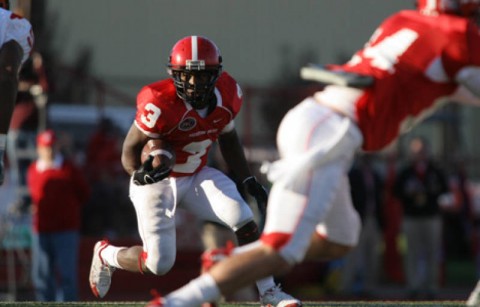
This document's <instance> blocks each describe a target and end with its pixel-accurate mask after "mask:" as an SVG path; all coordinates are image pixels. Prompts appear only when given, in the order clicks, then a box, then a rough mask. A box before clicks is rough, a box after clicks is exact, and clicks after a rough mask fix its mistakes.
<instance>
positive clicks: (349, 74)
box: [148, 0, 480, 307]
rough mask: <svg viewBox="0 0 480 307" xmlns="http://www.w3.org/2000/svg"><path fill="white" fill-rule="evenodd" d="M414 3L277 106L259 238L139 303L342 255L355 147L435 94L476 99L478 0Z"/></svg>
mask: <svg viewBox="0 0 480 307" xmlns="http://www.w3.org/2000/svg"><path fill="white" fill-rule="evenodd" d="M417 4H418V10H403V11H400V12H398V13H396V14H394V15H392V16H390V17H389V18H387V19H386V20H385V21H384V22H382V23H381V24H380V26H379V27H378V29H377V30H376V31H375V33H374V34H373V36H372V37H371V39H370V41H369V42H368V43H367V44H366V45H365V47H364V48H363V49H362V50H360V51H358V52H357V53H356V54H355V55H354V56H353V58H352V59H351V61H349V62H348V63H346V64H344V65H340V66H330V67H328V69H326V70H323V74H318V76H317V77H316V78H315V79H316V80H318V81H327V82H329V83H331V85H329V86H327V87H326V88H325V89H324V90H323V91H321V92H317V93H315V94H314V95H313V96H312V97H308V98H306V99H305V100H303V101H302V102H300V103H299V104H298V105H297V106H295V107H294V108H293V109H292V110H290V111H289V112H288V113H287V114H286V115H285V117H284V119H283V120H282V122H281V124H280V127H279V130H278V134H277V145H278V150H279V153H280V157H281V159H280V160H278V161H276V162H274V163H272V164H271V165H270V167H269V168H268V170H267V174H268V177H269V179H270V180H271V181H272V182H273V183H274V184H273V187H272V190H271V192H270V197H269V201H268V207H267V220H266V224H265V228H264V230H263V233H262V235H261V238H260V240H259V241H257V242H254V243H253V244H249V245H247V246H244V247H241V248H240V250H234V251H233V255H232V256H231V257H228V258H226V259H225V260H223V261H220V262H219V263H218V264H217V265H214V266H213V267H212V268H211V270H210V271H209V272H208V273H207V274H204V275H203V276H201V277H200V278H197V279H196V280H193V281H191V282H190V283H189V284H187V285H186V286H184V287H182V288H180V289H178V290H177V291H174V292H172V293H170V294H168V295H167V296H165V297H163V298H162V297H159V298H156V299H154V300H152V301H151V302H150V303H149V305H148V306H167V307H172V306H182V307H185V306H198V305H199V304H200V303H202V302H203V301H213V300H215V299H217V298H218V297H219V296H220V295H222V294H223V295H228V294H229V293H231V292H232V291H234V290H236V289H238V288H239V287H242V286H245V285H247V284H249V283H251V282H252V281H253V280H256V279H259V278H262V277H264V276H268V275H271V274H283V273H286V272H288V271H289V270H290V269H291V268H292V267H293V266H294V265H295V264H298V263H300V262H302V261H303V260H305V259H334V258H338V257H342V256H344V255H345V254H346V253H347V252H348V251H349V250H350V249H351V248H352V247H354V246H355V245H356V244H357V241H358V237H359V232H360V220H359V217H358V214H357V213H356V211H355V210H354V208H353V206H352V202H351V199H350V195H349V183H348V178H347V172H348V170H349V168H350V166H351V163H352V158H353V156H354V153H355V152H356V151H357V150H359V149H360V148H363V150H366V151H379V150H381V149H383V148H385V147H386V146H388V145H389V144H390V143H391V142H393V141H394V140H395V139H396V138H397V137H398V135H399V134H400V133H401V132H402V130H403V129H404V128H407V126H409V125H411V124H412V123H415V122H418V120H419V119H421V118H422V117H424V116H425V114H427V113H428V112H429V111H431V110H432V109H433V108H435V107H437V106H438V102H440V101H442V98H449V96H451V95H452V94H456V96H457V97H456V98H455V99H458V100H462V102H465V103H478V102H479V100H478V99H475V97H474V96H473V94H474V95H477V96H480V66H479V65H480V33H479V31H478V27H477V26H476V25H475V24H474V22H473V18H474V17H476V14H477V13H478V8H479V2H478V1H473V0H471V1H468V0H467V1H465V0H462V1H460V0H448V1H447V0H428V1H426V0H419V1H417ZM319 71H320V70H319ZM304 77H305V78H307V77H308V76H307V75H305V76H304ZM309 77H310V78H312V75H310V76H309ZM333 83H336V84H333ZM357 87H362V88H357ZM461 93H466V95H461ZM467 96H468V97H469V98H472V99H466V98H467ZM463 98H465V99H463ZM205 275H209V276H210V278H207V277H205ZM206 280H207V281H208V282H206ZM212 280H213V281H214V282H213V283H212ZM199 289H201V292H200V291H199ZM198 293H202V295H199V294H198Z"/></svg>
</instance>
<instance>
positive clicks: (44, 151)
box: [27, 130, 90, 301]
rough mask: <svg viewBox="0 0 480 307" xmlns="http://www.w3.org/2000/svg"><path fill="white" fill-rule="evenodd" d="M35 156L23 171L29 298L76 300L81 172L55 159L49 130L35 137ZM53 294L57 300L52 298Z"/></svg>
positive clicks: (85, 189) (83, 194) (83, 197)
mask: <svg viewBox="0 0 480 307" xmlns="http://www.w3.org/2000/svg"><path fill="white" fill-rule="evenodd" d="M37 153H38V159H37V160H36V161H34V162H33V163H32V164H31V165H30V167H29V168H28V172H27V185H28V189H29V191H30V194H31V198H32V211H33V213H32V224H33V231H32V280H33V285H34V288H35V297H36V299H37V300H38V301H58V300H64V301H76V300H78V282H77V279H78V272H77V271H78V249H79V240H80V225H81V210H82V206H83V205H84V204H85V203H86V201H87V200H88V198H89V195H90V187H89V185H88V183H87V181H86V178H85V176H84V175H83V173H82V171H81V170H80V169H79V168H78V167H77V166H76V165H74V163H73V162H72V161H69V160H67V159H65V158H64V157H63V156H62V155H61V154H60V152H59V150H58V148H57V145H56V136H55V133H54V132H53V131H52V130H46V131H44V132H41V133H40V134H39V135H38V136H37ZM56 277H58V279H57V278H56ZM57 285H58V287H57ZM57 289H61V290H62V291H61V292H62V294H63V298H57V296H56V294H57Z"/></svg>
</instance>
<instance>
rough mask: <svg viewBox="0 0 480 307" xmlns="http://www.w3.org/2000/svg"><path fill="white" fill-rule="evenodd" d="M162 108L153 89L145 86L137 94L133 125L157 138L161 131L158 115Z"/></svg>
mask: <svg viewBox="0 0 480 307" xmlns="http://www.w3.org/2000/svg"><path fill="white" fill-rule="evenodd" d="M161 114H162V110H161V109H160V107H159V106H158V99H157V97H156V96H155V94H154V93H153V90H152V89H151V88H150V87H148V86H146V87H144V88H142V89H141V90H140V92H139V93H138V95H137V113H136V115H135V125H136V126H137V128H138V129H140V130H141V131H142V132H143V133H145V134H146V135H147V136H149V137H151V138H158V137H159V136H160V133H161V128H162V126H161V123H160V116H161Z"/></svg>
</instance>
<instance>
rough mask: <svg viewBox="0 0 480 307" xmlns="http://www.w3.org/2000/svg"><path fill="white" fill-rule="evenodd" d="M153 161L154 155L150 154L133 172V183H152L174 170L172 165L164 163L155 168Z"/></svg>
mask: <svg viewBox="0 0 480 307" xmlns="http://www.w3.org/2000/svg"><path fill="white" fill-rule="evenodd" d="M152 162H153V156H149V157H148V158H147V160H145V162H144V163H143V164H142V166H140V168H139V169H138V170H136V171H135V172H133V183H135V184H136V185H146V184H152V183H155V182H159V181H161V180H163V179H165V178H167V177H168V175H170V173H171V172H172V169H171V168H170V167H167V166H166V165H163V164H160V165H159V166H157V167H155V168H154V167H153V166H152Z"/></svg>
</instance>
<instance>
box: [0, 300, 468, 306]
mask: <svg viewBox="0 0 480 307" xmlns="http://www.w3.org/2000/svg"><path fill="white" fill-rule="evenodd" d="M146 303H147V302H75V303H51V302H48V303H39V302H0V306H1V307H4V306H12V307H21V306H26V307H29V306H52V307H69V306H85V307H144V306H145V304H146ZM252 306H259V304H258V302H255V303H243V302H242V303H224V304H220V305H219V307H252ZM303 306H306V307H382V306H387V307H393V306H400V307H417V306H418V307H424V306H431V307H437V306H438V307H460V306H462V307H464V306H465V302H463V301H431V302H403V301H375V302H365V301H349V302H304V304H303Z"/></svg>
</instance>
